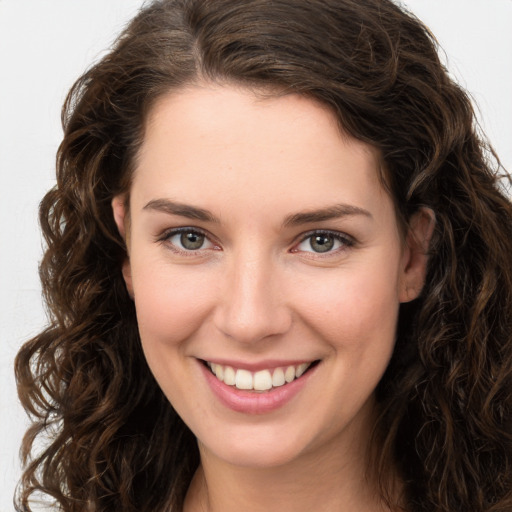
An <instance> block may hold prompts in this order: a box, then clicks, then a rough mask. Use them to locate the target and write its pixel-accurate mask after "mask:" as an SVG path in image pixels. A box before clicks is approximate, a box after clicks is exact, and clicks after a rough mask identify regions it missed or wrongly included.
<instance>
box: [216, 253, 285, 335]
mask: <svg viewBox="0 0 512 512" xmlns="http://www.w3.org/2000/svg"><path fill="white" fill-rule="evenodd" d="M279 274H280V272H279V269H278V268H276V265H275V264H273V262H272V261H271V258H268V257H267V258H265V257H263V256H261V257H253V256H247V257H244V256H243V255H239V256H238V257H234V258H233V260H232V261H231V263H230V264H229V270H228V271H227V272H226V274H225V276H223V285H222V286H221V287H220V290H221V297H220V300H219V302H218V305H217V308H216V311H215V317H214V318H215V320H214V321H215V324H216V327H217V328H218V329H219V330H220V331H221V332H222V333H223V334H224V335H225V336H228V337H229V338H231V339H233V340H236V341H238V342H241V343H254V342H257V341H260V340H263V339H269V338H272V337H275V336H277V335H282V334H284V333H286V332H287V331H288V330H289V329H290V326H291V323H292V315H291V311H290V309H289V307H288V306H287V304H286V300H285V294H284V290H283V287H282V286H281V284H282V280H281V279H279V277H278V276H279Z"/></svg>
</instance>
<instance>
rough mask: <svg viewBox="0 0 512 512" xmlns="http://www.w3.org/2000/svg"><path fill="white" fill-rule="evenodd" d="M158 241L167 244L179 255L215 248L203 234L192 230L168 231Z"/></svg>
mask: <svg viewBox="0 0 512 512" xmlns="http://www.w3.org/2000/svg"><path fill="white" fill-rule="evenodd" d="M160 241H162V242H165V243H166V244H169V245H170V246H171V249H172V250H174V251H176V252H179V253H187V252H188V253H190V252H197V251H199V250H205V249H214V248H215V247H216V246H215V245H214V244H213V243H212V242H211V241H210V240H209V239H208V237H207V236H206V235H205V234H204V233H203V232H201V231H199V230H197V229H193V228H179V229H173V230H170V231H168V232H167V233H165V235H164V236H163V237H162V238H161V239H160Z"/></svg>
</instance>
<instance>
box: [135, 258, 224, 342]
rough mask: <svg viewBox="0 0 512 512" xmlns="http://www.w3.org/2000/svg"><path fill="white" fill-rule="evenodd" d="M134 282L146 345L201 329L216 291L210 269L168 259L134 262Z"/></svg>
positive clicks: (140, 326)
mask: <svg viewBox="0 0 512 512" xmlns="http://www.w3.org/2000/svg"><path fill="white" fill-rule="evenodd" d="M133 282H134V294H135V306H136V311H137V321H138V324H139V330H140V333H141V338H142V342H143V344H144V345H146V346H147V345H148V343H153V342H160V343H165V344H166V345H169V344H173V343H178V342H179V341H180V340H183V339H186V338H188V337H189V336H191V335H192V334H193V333H195V332H197V331H198V329H199V328H200V326H201V324H202V321H203V320H204V318H205V317H206V316H207V315H208V311H209V305H210V304H211V303H212V301H213V296H214V295H215V293H216V290H215V289H216V286H215V283H214V282H212V279H208V273H206V272H200V271H199V270H198V269H195V271H193V272H190V271H187V270H184V269H183V268H180V267H176V268H173V267H172V266H171V265H166V264H165V263H164V264H162V263H155V264H153V265H144V266H141V267H137V265H134V273H133Z"/></svg>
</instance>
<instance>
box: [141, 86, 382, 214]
mask: <svg viewBox="0 0 512 512" xmlns="http://www.w3.org/2000/svg"><path fill="white" fill-rule="evenodd" d="M133 192H137V193H138V194H139V195H142V196H144V198H145V199H147V200H151V199H154V197H152V196H154V195H155V194H160V195H162V194H166V195H167V196H170V197H173V198H174V197H175V196H179V197H178V198H179V199H180V200H182V199H186V200H188V201H194V202H197V201H199V202H201V203H205V202H207V203H208V202H212V201H213V200H214V199H215V194H217V195H218V196H221V195H223V194H229V193H230V192H231V193H232V194H233V196H232V199H231V200H232V201H233V202H234V201H235V200H236V199H237V197H240V196H241V197H243V200H244V201H245V204H246V206H247V207H249V205H251V204H255V205H258V207H259V208H260V209H261V208H264V207H265V205H269V204H270V203H272V202H273V201H274V202H275V199H276V197H280V201H281V202H282V203H283V204H288V203H290V208H291V206H292V205H291V203H292V202H295V203H301V204H300V206H301V207H304V208H308V207H311V208H313V207H315V208H316V207H319V206H322V205H323V204H325V203H333V204H334V203H339V202H343V201H346V200H350V201H351V202H352V203H354V202H355V203H365V204H366V205H368V204H371V203H372V202H375V199H376V196H380V195H382V193H383V192H384V191H383V188H382V185H381V182H380V156H379V153H378V151H377V150H376V149H375V148H373V147H372V146H370V145H368V144H365V143H362V142H360V141H357V140H356V139H354V138H352V137H350V136H348V135H347V134H346V133H344V132H343V131H342V130H341V129H340V127H339V123H338V120H337V119H336V117H335V115H334V114H333V113H332V112H331V111H330V110H329V109H328V108H327V107H325V106H324V105H322V104H320V103H319V102H316V101H314V100H311V99H309V98H306V97H303V96H300V95H296V94H290V95H284V96H283V95H280V96H268V95H257V94H255V93H254V91H251V90H247V89H243V88H236V87H231V86H211V85H208V86H206V85H205V86H194V87H189V88H186V89H183V90H180V91H177V92H172V93H169V94H167V95H165V96H163V97H161V98H160V99H159V101H157V102H156V103H155V105H154V106H153V108H152V110H151V111H150V113H149V115H148V118H147V122H146V126H145V136H144V141H143V144H142V146H141V149H140V153H139V155H138V165H137V167H136V170H135V175H134V181H133ZM150 196H151V197H150ZM355 206H361V207H364V206H363V205H358V204H355ZM295 209H296V208H295Z"/></svg>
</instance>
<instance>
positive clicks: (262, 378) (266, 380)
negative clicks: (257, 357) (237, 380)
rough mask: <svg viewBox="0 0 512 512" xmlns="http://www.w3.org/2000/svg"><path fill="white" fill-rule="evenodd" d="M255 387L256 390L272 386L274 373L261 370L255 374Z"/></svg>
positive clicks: (263, 389) (264, 389)
mask: <svg viewBox="0 0 512 512" xmlns="http://www.w3.org/2000/svg"><path fill="white" fill-rule="evenodd" d="M253 387H254V389H255V390H256V391H266V390H267V389H270V388H271V387H272V375H270V372H269V371H268V370H261V371H260V372H256V373H255V374H254V386H253Z"/></svg>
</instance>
